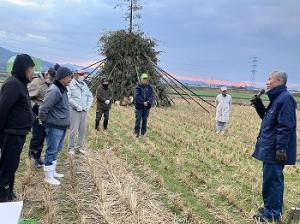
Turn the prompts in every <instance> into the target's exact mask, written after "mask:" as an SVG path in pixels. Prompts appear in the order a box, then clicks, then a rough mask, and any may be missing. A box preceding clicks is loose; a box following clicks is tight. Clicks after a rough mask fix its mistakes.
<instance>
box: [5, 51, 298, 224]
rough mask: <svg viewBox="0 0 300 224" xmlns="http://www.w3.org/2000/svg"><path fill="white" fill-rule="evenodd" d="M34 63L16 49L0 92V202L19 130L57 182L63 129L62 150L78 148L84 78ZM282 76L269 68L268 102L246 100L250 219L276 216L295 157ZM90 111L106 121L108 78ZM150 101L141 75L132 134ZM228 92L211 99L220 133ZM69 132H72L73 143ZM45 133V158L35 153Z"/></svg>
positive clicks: (143, 127) (87, 96)
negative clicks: (257, 182) (259, 175)
mask: <svg viewBox="0 0 300 224" xmlns="http://www.w3.org/2000/svg"><path fill="white" fill-rule="evenodd" d="M34 66H35V65H34V62H33V60H32V59H31V57H30V56H29V55H26V54H22V55H18V56H17V57H16V59H15V61H14V64H13V68H12V71H11V74H12V75H11V76H10V77H9V78H8V79H7V80H6V81H5V83H4V84H3V86H2V88H1V92H0V148H1V157H0V202H8V201H13V200H15V199H16V195H15V194H14V191H13V189H14V180H15V172H16V170H17V169H18V166H19V161H20V154H21V151H22V148H23V146H24V143H25V139H26V135H27V134H28V133H29V132H30V130H32V138H31V141H30V147H29V156H30V158H32V159H34V161H35V166H36V167H38V168H39V167H43V168H44V173H45V181H46V182H47V183H49V184H51V185H59V184H60V181H59V178H63V177H64V175H63V174H60V173H57V172H56V167H57V158H58V154H59V152H60V150H61V149H62V148H63V145H64V139H65V136H66V133H67V129H70V131H69V142H68V152H69V154H71V155H73V154H75V153H82V154H84V141H85V131H86V122H87V113H88V111H89V110H90V109H91V107H92V105H93V95H92V93H91V91H90V89H89V87H88V85H87V84H86V83H85V82H84V79H85V78H84V73H83V72H79V71H77V72H75V73H73V72H72V71H71V70H70V69H68V68H66V67H60V66H59V65H55V66H54V68H53V69H49V71H48V72H47V73H41V74H39V73H34V72H33V69H34ZM286 83H287V74H286V73H284V72H272V73H271V74H270V75H269V79H268V82H267V90H268V91H267V95H268V97H269V100H270V103H269V105H268V107H267V108H266V107H265V106H264V105H263V103H262V100H261V99H260V98H259V97H257V96H255V97H253V98H252V99H251V104H252V105H253V106H254V107H255V109H256V111H257V113H258V115H259V117H260V118H261V119H262V123H261V128H260V131H259V135H258V138H257V143H256V146H255V151H254V153H253V157H254V158H256V159H258V160H260V161H262V162H263V190H262V196H263V201H264V206H263V207H261V208H259V209H258V214H257V215H255V216H254V219H255V220H256V221H259V222H268V221H278V220H280V218H281V215H282V208H283V193H284V175H283V170H284V167H285V166H286V165H294V164H295V163H296V157H297V152H296V151H297V147H296V142H297V137H296V127H297V125H296V121H297V117H296V108H297V105H296V102H295V100H294V98H293V96H292V95H291V94H290V93H289V92H288V91H287V87H286ZM95 96H96V101H97V112H96V120H95V129H96V130H98V131H99V130H100V127H99V126H100V121H101V118H102V116H103V117H104V119H103V129H104V130H106V129H107V127H108V122H109V112H110V109H111V106H112V103H113V92H112V90H111V88H110V87H109V80H108V79H106V78H102V80H101V83H100V85H99V87H98V88H97V92H96V95H95ZM154 101H155V97H154V91H153V88H152V87H151V85H149V76H148V74H146V73H144V74H142V75H141V77H140V82H139V84H138V85H137V86H136V89H135V118H136V121H135V126H134V135H135V137H137V138H139V137H142V136H145V134H146V132H147V120H148V116H149V112H150V108H151V107H152V106H153V104H154ZM231 103H232V98H231V96H230V95H229V94H228V92H227V88H225V87H222V89H221V94H219V95H218V96H217V98H216V122H217V124H216V129H217V133H218V134H219V133H220V134H224V132H225V127H226V124H227V123H228V120H229V112H230V107H231ZM76 136H77V138H78V140H77V142H75V139H76ZM45 139H46V150H45V159H44V161H43V160H42V159H41V154H42V149H43V145H44V141H45Z"/></svg>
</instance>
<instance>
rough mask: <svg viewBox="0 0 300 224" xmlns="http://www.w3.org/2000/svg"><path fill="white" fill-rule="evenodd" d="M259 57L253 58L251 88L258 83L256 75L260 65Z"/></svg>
mask: <svg viewBox="0 0 300 224" xmlns="http://www.w3.org/2000/svg"><path fill="white" fill-rule="evenodd" d="M257 59H258V57H256V56H255V57H253V58H252V65H251V68H252V70H251V77H250V80H251V87H252V88H254V87H255V82H256V73H257V63H258V60H257Z"/></svg>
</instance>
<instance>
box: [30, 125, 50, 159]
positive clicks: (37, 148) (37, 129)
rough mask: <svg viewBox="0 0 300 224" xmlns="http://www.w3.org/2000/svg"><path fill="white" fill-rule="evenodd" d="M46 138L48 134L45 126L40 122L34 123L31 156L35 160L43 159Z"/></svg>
mask: <svg viewBox="0 0 300 224" xmlns="http://www.w3.org/2000/svg"><path fill="white" fill-rule="evenodd" d="M45 138H46V132H45V128H44V127H43V125H41V124H39V120H38V119H36V120H35V121H34V124H33V127H32V138H31V140H30V145H29V156H30V157H31V158H34V159H35V160H37V159H40V158H41V154H42V151H43V146H44V142H45Z"/></svg>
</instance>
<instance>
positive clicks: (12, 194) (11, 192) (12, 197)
mask: <svg viewBox="0 0 300 224" xmlns="http://www.w3.org/2000/svg"><path fill="white" fill-rule="evenodd" d="M14 185H15V178H13V179H12V181H11V182H10V183H9V196H8V200H9V201H15V200H17V196H16V194H15V192H14Z"/></svg>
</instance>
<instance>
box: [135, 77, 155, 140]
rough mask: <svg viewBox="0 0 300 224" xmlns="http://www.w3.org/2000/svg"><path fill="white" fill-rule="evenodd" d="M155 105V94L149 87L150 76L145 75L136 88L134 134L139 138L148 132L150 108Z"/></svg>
mask: <svg viewBox="0 0 300 224" xmlns="http://www.w3.org/2000/svg"><path fill="white" fill-rule="evenodd" d="M153 104H154V93H153V89H152V87H151V86H150V85H149V76H148V74H146V73H144V74H142V75H141V81H140V83H139V84H138V85H137V87H136V88H135V127H134V134H135V136H136V137H137V138H138V137H139V136H140V135H142V136H144V135H145V134H146V132H147V121H148V117H149V112H150V108H151V107H152V105H153Z"/></svg>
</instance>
